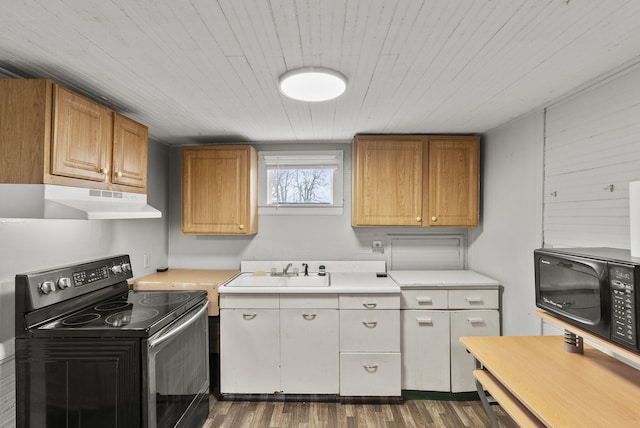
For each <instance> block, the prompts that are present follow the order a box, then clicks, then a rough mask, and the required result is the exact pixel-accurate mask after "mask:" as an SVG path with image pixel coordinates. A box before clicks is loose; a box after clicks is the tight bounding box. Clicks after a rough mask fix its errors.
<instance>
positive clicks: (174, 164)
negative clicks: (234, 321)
mask: <svg viewBox="0 0 640 428" xmlns="http://www.w3.org/2000/svg"><path fill="white" fill-rule="evenodd" d="M253 145H254V147H256V148H257V149H258V150H260V149H263V148H264V146H261V145H260V144H253ZM268 149H269V150H292V149H293V150H305V149H307V150H322V149H325V150H343V151H344V159H343V161H344V183H343V185H344V205H345V206H344V212H343V214H342V215H315V216H303V215H280V216H278V215H260V216H259V225H258V234H257V235H254V236H205V235H199V236H194V235H184V234H183V233H182V230H181V198H182V189H181V183H182V152H181V149H180V148H172V149H171V166H170V175H171V179H170V198H171V201H170V210H169V215H170V218H169V264H170V266H171V267H174V268H192V269H239V268H240V261H242V260H317V261H322V260H384V261H387V258H388V252H386V253H384V254H380V253H374V252H373V251H372V249H371V245H372V242H373V241H374V240H381V241H383V245H385V244H386V243H387V240H388V236H389V235H390V234H399V233H401V234H410V235H424V234H430V233H438V232H441V231H434V230H429V229H419V228H384V227H369V228H366V227H360V228H354V227H352V226H351V144H350V142H349V143H340V144H326V143H325V144H319V145H318V144H310V143H304V144H303V143H299V144H295V145H293V144H270V145H268ZM219 203H224V201H219ZM449 231H452V230H451V229H449ZM455 231H456V232H460V230H457V229H456V230H455ZM385 246H386V245H385Z"/></svg>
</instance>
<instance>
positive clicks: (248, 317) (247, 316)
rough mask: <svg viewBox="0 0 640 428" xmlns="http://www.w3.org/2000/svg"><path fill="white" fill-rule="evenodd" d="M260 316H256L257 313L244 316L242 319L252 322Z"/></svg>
mask: <svg viewBox="0 0 640 428" xmlns="http://www.w3.org/2000/svg"><path fill="white" fill-rule="evenodd" d="M257 315H258V314H256V313H255V312H254V313H252V314H242V318H244V319H246V320H252V319H254V318H255V317H256V316H257Z"/></svg>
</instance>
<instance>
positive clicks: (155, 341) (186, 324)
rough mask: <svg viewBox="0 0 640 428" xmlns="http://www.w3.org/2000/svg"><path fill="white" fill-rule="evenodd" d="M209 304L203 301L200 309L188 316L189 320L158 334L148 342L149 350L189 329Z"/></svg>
mask: <svg viewBox="0 0 640 428" xmlns="http://www.w3.org/2000/svg"><path fill="white" fill-rule="evenodd" d="M208 304H209V301H208V300H205V301H204V303H203V304H202V307H201V308H200V309H198V310H197V311H196V313H194V314H193V315H191V316H189V318H186V319H184V321H182V322H180V325H178V326H171V327H169V329H168V330H167V331H166V332H164V333H159V335H158V337H156V338H154V339H151V340H149V349H151V348H153V347H156V346H158V345H160V344H161V343H164V342H166V341H167V340H169V339H171V338H172V337H173V336H175V335H177V334H180V332H181V331H183V330H184V329H186V328H187V327H189V326H190V325H191V324H193V323H194V322H195V321H196V320H197V319H198V317H199V316H200V315H201V314H202V313H203V312H204V311H206V310H207V306H208Z"/></svg>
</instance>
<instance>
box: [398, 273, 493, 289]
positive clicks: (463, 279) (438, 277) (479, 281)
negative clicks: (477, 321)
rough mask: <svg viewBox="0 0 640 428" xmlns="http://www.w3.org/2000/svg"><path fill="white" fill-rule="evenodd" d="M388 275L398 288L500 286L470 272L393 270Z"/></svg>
mask: <svg viewBox="0 0 640 428" xmlns="http://www.w3.org/2000/svg"><path fill="white" fill-rule="evenodd" d="M388 273H389V276H390V277H391V278H393V280H394V281H395V282H396V283H398V285H399V286H400V288H432V287H433V288H437V287H461V288H463V287H464V288H473V287H483V288H493V287H495V288H498V287H499V286H500V283H499V282H498V281H496V280H495V279H492V278H489V277H487V276H484V275H480V274H479V273H477V272H474V271H471V270H395V271H389V272H388Z"/></svg>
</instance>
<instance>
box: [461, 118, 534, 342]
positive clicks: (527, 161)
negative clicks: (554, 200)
mask: <svg viewBox="0 0 640 428" xmlns="http://www.w3.org/2000/svg"><path fill="white" fill-rule="evenodd" d="M543 130H544V115H543V112H542V111H539V112H534V113H531V114H529V115H527V116H526V117H523V118H520V119H518V120H516V121H513V122H511V123H509V124H507V125H505V126H502V127H500V128H498V129H495V130H493V131H491V132H489V133H487V134H486V135H485V136H484V138H483V142H482V205H483V208H482V221H481V227H479V228H476V229H470V231H469V249H468V256H469V269H472V270H475V271H477V272H480V273H483V274H485V275H487V276H490V277H492V278H495V279H497V280H498V281H500V282H501V284H502V285H503V287H504V294H503V296H502V317H503V322H502V328H503V334H505V335H528V334H539V333H540V321H539V318H537V317H536V316H535V315H533V310H534V309H535V295H534V281H533V279H534V278H533V250H534V249H535V248H539V247H540V246H541V245H542V232H541V229H542V227H541V224H542V201H541V199H542V152H543V142H544V141H543Z"/></svg>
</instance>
